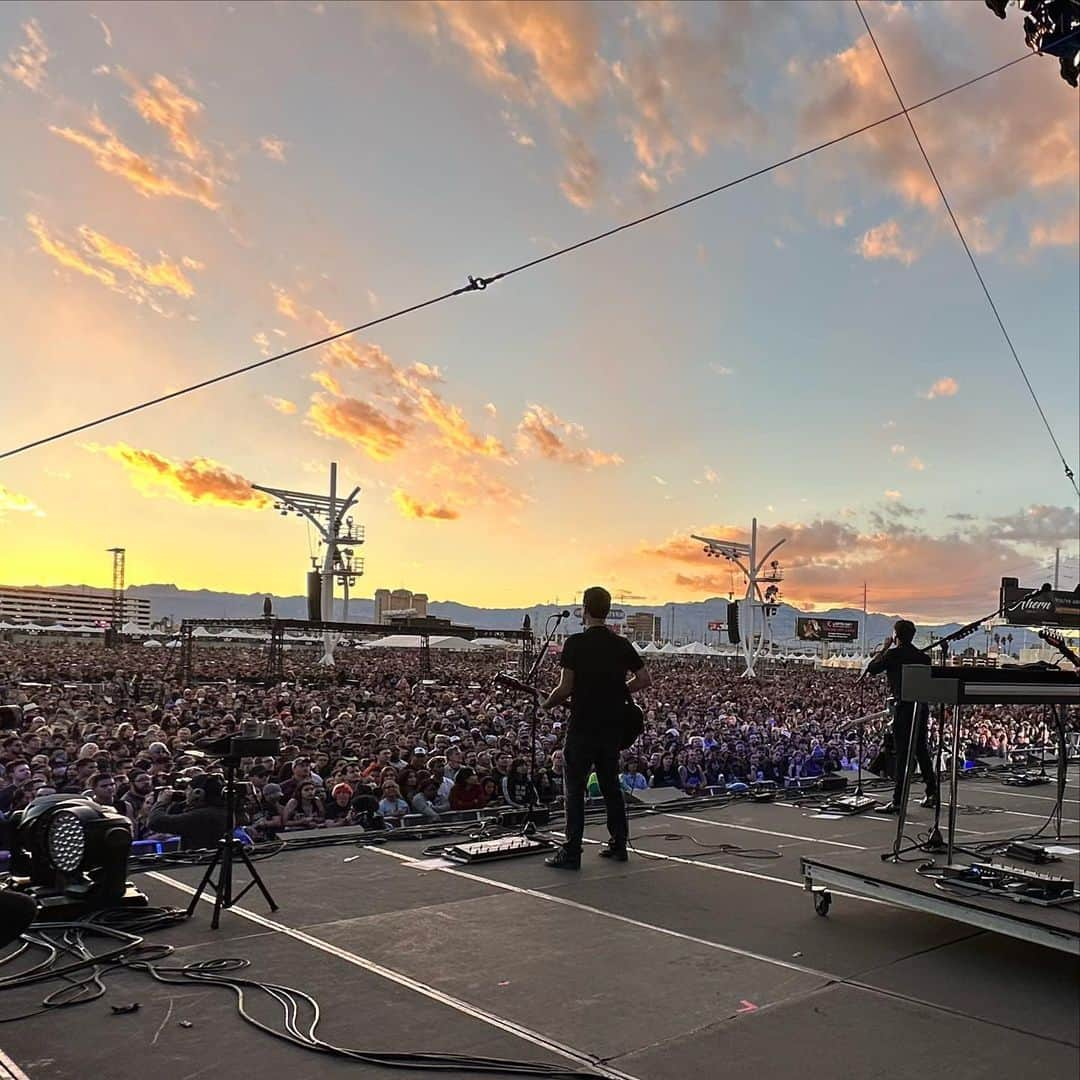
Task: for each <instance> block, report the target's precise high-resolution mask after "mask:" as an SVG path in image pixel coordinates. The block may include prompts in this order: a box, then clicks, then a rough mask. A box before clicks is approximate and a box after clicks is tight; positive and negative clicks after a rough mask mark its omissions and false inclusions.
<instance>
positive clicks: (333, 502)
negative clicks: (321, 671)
mask: <svg viewBox="0 0 1080 1080" xmlns="http://www.w3.org/2000/svg"><path fill="white" fill-rule="evenodd" d="M337 535H338V522H337V462H336V461H331V462H330V518H329V520H328V522H327V526H326V532H325V533H324V535H323V540H324V542H325V544H326V554H325V556H324V558H323V571H322V573H323V576H322V617H323V620H324V621H325V622H333V621H334V555H335V554H336V553H337V543H336V541H337ZM320 663H321V664H322V665H323V666H325V667H332V666H333V664H334V635H333V634H331V633H329V631H328V632H326V633H324V634H323V657H322V660H321V661H320Z"/></svg>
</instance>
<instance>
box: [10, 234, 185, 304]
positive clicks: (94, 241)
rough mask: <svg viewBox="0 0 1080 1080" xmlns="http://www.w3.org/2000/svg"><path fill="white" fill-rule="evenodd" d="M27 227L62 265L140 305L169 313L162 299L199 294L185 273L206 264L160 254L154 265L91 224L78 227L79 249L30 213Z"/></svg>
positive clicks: (46, 250)
mask: <svg viewBox="0 0 1080 1080" xmlns="http://www.w3.org/2000/svg"><path fill="white" fill-rule="evenodd" d="M26 225H27V228H28V229H29V230H30V233H31V235H32V236H33V237H34V239H35V240H36V241H37V245H38V248H39V249H40V250H41V251H42V252H43V253H44V254H46V255H48V256H49V257H50V258H51V259H53V260H54V261H55V262H57V263H59V264H60V265H61V266H64V267H67V268H68V269H71V270H75V271H77V272H78V273H80V274H83V275H84V276H86V277H89V278H93V279H94V280H95V281H98V282H100V283H101V284H102V285H104V286H106V287H107V288H109V289H112V290H113V291H115V292H118V293H121V294H122V295H124V296H127V297H128V298H129V299H132V300H135V301H136V302H137V303H147V304H149V305H150V306H151V307H152V308H153V309H154V310H155V311H158V312H159V313H161V314H167V312H165V311H164V309H162V308H161V307H160V305H159V303H158V298H160V297H161V296H163V295H171V296H178V297H180V298H181V299H184V300H187V299H190V298H191V297H193V296H194V295H195V286H194V285H193V284H192V282H191V279H190V278H189V277H188V276H187V274H185V273H184V269H185V268H192V267H199V266H201V265H202V264H201V263H199V262H197V261H196V260H194V259H189V260H184V259H182V260H181V261H180V262H179V263H177V262H174V261H173V260H172V259H170V258H169V257H168V256H166V255H164V254H162V253H159V258H158V260H157V261H156V262H152V261H149V260H146V259H143V258H142V257H141V256H140V255H139V254H138V252H136V251H135V250H133V249H132V248H129V247H127V245H125V244H121V243H119V242H117V241H115V240H112V239H111V238H109V237H108V236H106V235H105V234H104V233H101V232H98V231H97V230H96V229H92V228H90V226H89V225H80V226H79V227H78V230H77V232H78V236H79V248H78V249H76V248H75V247H74V246H73V242H71V241H69V240H68V239H66V238H64V237H62V236H60V235H58V234H57V233H56V232H55V230H53V229H51V228H50V227H49V226H48V225H47V224H46V222H45V221H43V220H42V219H41V218H40V217H39V216H38V215H37V214H27V216H26Z"/></svg>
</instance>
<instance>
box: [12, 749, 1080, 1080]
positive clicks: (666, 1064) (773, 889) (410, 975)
mask: <svg viewBox="0 0 1080 1080" xmlns="http://www.w3.org/2000/svg"><path fill="white" fill-rule="evenodd" d="M960 792H961V796H960V798H961V802H962V803H964V804H965V805H966V806H968V807H969V808H971V807H979V808H983V809H982V811H981V812H979V811H976V812H970V811H969V812H968V813H965V814H962V815H961V816H960V818H959V823H958V824H959V828H960V830H962V831H961V832H959V833H958V835H959V836H960V837H961V838H964V839H967V840H969V841H973V840H975V839H978V838H979V837H980V836H982V835H999V834H1001V833H1002V832H1009V831H1014V832H1021V831H1034V830H1035V829H1037V828H1038V827H1039V825H1040V824H1041V823H1042V822H1043V821H1044V820H1045V819H1046V817H1047V815H1048V814H1049V813H1050V810H1051V807H1052V805H1053V799H1052V794H1051V792H1052V788H1051V787H1037V788H1027V789H1015V788H1007V787H1003V786H1001V785H1000V784H998V783H996V782H989V781H965V782H964V783H963V784H962V785H961V788H960ZM1066 798H1067V803H1066V809H1065V824H1064V826H1063V832H1064V833H1066V834H1069V833H1071V834H1076V833H1078V832H1080V785H1078V780H1077V770H1076V769H1073V770H1072V773H1071V774H1070V781H1069V787H1068V793H1067V796H1066ZM986 808H1000V809H1001V810H1002V811H1003V812H1002V813H987V812H985V809H986ZM929 820H930V816H929V814H928V813H927V811H925V810H922V809H919V808H917V807H916V808H915V810H914V813H913V820H912V825H911V827H910V829H909V832H911V833H912V835H915V834H916V833H917V832H920V831H924V829H925V826H926V824H927V823H928V822H929ZM555 827H556V828H557V827H558V826H555ZM632 827H633V830H634V843H635V845H636V848H637V851H638V854H636V855H631V858H630V861H629V863H627V864H610V863H608V862H607V861H606V860H602V859H599V858H597V857H596V850H597V849H596V847H595V846H594V845H590V846H589V847H587V848H586V852H585V859H584V862H583V868H582V870H581V872H580V873H576V874H575V873H566V872H559V871H554V870H550V869H548V868H547V867H545V866H544V865H543V863H542V859H541V857H539V856H532V857H527V858H522V859H513V860H507V861H502V862H494V863H487V864H479V865H475V866H467V867H457V868H442V869H424V868H423V864H422V862H420V861H419V860H420V858H421V850H422V847H423V846H424V845H423V844H422V843H405V842H397V843H393V844H386V845H382V846H379V847H371V848H363V849H357V848H355V847H351V846H348V847H346V846H341V847H331V848H322V849H316V850H307V851H295V852H287V851H286V852H285V853H283V854H281V855H278V856H276V857H275V858H273V859H269V860H267V861H264V862H262V863H260V864H259V869H260V872H261V873H262V874H263V876H264V878H265V880H266V882H267V884H268V886H269V887H270V889H271V891H272V892H273V894H274V897H275V899H276V900H277V903H278V904H279V906H280V910H279V911H277V912H276V913H274V914H270V913H269V912H268V911H267V909H266V907H265V906H264V904H263V901H262V898H261V896H259V895H258V893H256V892H252V893H249V894H248V896H246V897H245V898H244V900H243V902H242V903H241V905H240V907H239V908H238V909H234V910H233V911H230V912H226V913H225V914H224V916H223V919H222V925H221V929H220V930H218V931H213V930H211V929H210V906H209V904H203V905H201V909H200V911H199V912H198V913H197V915H196V917H195V918H194V919H192V920H190V921H188V922H186V923H184V924H183V925H181V926H177V927H174V928H172V929H169V930H165V931H161V932H157V933H155V934H152V935H150V936H148V939H147V940H148V942H150V943H158V942H161V943H168V944H171V945H174V946H175V947H176V953H175V956H174V960H175V962H177V963H186V962H189V961H193V960H196V959H208V958H212V957H222V956H235V957H244V958H247V959H249V960H250V961H251V962H252V965H253V966H252V968H251V969H250V970H249V972H248V973H247V974H249V975H250V977H252V978H255V979H260V980H265V981H274V982H280V983H285V984H288V985H291V986H294V987H296V988H297V989H301V990H304V991H306V992H308V993H310V994H311V995H312V996H314V997H315V998H316V999H317V1000H318V1001H319V1004H320V1006H321V1007H322V1010H323V1017H324V1018H323V1023H322V1028H321V1034H322V1037H323V1038H325V1039H328V1040H330V1041H333V1042H336V1043H338V1044H340V1045H346V1046H351V1047H354V1048H357V1049H365V1050H380V1051H390V1050H392V1051H440V1052H450V1053H477V1054H484V1055H492V1056H500V1057H508V1058H517V1059H529V1060H533V1061H547V1062H552V1063H559V1064H561V1065H564V1066H569V1067H577V1068H585V1067H590V1066H591V1067H595V1069H596V1071H597V1074H598V1075H601V1076H609V1077H621V1078H631V1080H683V1078H686V1077H713V1076H720V1075H724V1074H727V1073H733V1072H735V1071H736V1070H738V1071H739V1072H740V1073H742V1074H745V1075H755V1074H756V1075H758V1076H765V1077H773V1076H781V1075H798V1076H803V1077H834V1076H843V1077H852V1078H857V1080H858V1078H864V1077H875V1078H877V1080H889V1078H896V1080H899V1078H910V1077H912V1076H917V1075H923V1074H931V1073H932V1074H934V1075H942V1076H948V1077H950V1080H968V1078H978V1077H987V1078H993V1080H1000V1077H1002V1076H1007V1075H1010V1074H1012V1075H1032V1076H1037V1077H1039V1080H1058V1078H1060V1080H1066V1078H1068V1080H1074V1078H1075V1077H1076V1076H1077V1075H1078V1074H1080V979H1078V978H1077V975H1078V968H1080V965H1078V964H1077V962H1076V961H1074V960H1072V959H1070V958H1069V957H1067V956H1065V955H1063V954H1061V953H1058V952H1054V951H1051V950H1049V949H1044V948H1040V947H1039V946H1035V945H1028V944H1025V943H1023V942H1020V941H1014V940H1010V939H1008V938H1004V937H1000V936H996V935H992V934H988V933H985V932H979V931H976V930H973V929H972V928H971V927H967V926H964V925H961V924H959V923H955V922H951V921H947V920H945V919H940V918H936V917H934V916H930V915H923V914H920V913H917V912H908V911H901V910H897V909H895V908H892V907H888V906H886V905H883V904H879V903H874V902H871V901H867V900H862V899H857V898H854V897H845V896H844V895H843V894H842V893H839V892H837V891H836V890H834V891H833V904H832V909H831V912H830V915H829V917H828V918H822V917H820V916H818V915H817V914H815V912H814V908H813V903H812V899H811V896H810V894H809V893H807V892H805V891H804V889H803V876H802V872H801V869H800V859H801V858H802V857H803V856H804V855H811V854H814V853H817V854H822V853H825V852H829V851H832V852H843V851H848V852H854V851H858V850H860V849H866V850H874V851H883V850H885V849H886V848H887V847H888V846H889V845H890V843H891V836H892V831H893V829H894V821H893V820H892V819H890V818H882V817H879V816H875V815H873V814H864V815H860V816H857V817H845V818H834V817H829V816H820V815H818V814H816V813H815V812H814V811H812V810H810V809H807V808H802V809H800V808H797V807H793V806H790V805H785V804H779V803H774V804H750V803H746V802H738V803H734V804H731V805H729V806H726V807H718V808H712V809H708V810H698V811H694V810H692V809H691V810H687V812H685V813H682V812H674V813H665V814H654V815H649V816H645V817H642V818H638V819H635V820H634V821H633V822H632ZM588 833H589V836H590V837H591V838H592V839H594V840H596V839H599V838H600V837H601V834H602V827H598V826H596V825H591V826H590V828H589V830H588ZM675 834H678V837H679V838H674V836H675ZM691 837H693V838H694V839H695V840H696V841H697V842H698V843H697V844H695V843H694V842H693V841H692V840H691V839H690V838H691ZM1065 842H1066V843H1068V841H1065ZM724 844H733V845H738V846H740V847H742V848H772V849H775V850H778V851H779V852H781V858H779V859H774V860H770V861H761V860H756V859H751V858H748V857H745V856H739V855H731V854H711V853H710V851H711V850H715V849H716V848H718V847H720V846H721V845H724ZM1076 846H1080V845H1076ZM353 856H356V858H352V857H353ZM350 858H352V861H349V862H346V861H345V860H346V859H350ZM200 876H201V870H200V869H196V868H186V869H169V870H168V871H166V872H164V873H154V874H139V875H136V877H135V878H134V880H135V881H136V882H137V884H139V885H140V887H141V888H143V889H144V890H145V891H146V892H147V893H148V894H149V895H150V898H151V902H152V903H155V904H159V905H163V906H164V905H172V906H183V905H185V904H186V903H187V901H188V899H189V895H190V891H191V889H192V887H193V885H194V884H195V883H197V882H198V880H199V878H200ZM1077 918H1080V914H1078V915H1077ZM107 985H108V994H107V995H106V997H105V998H104V999H102V1000H100V1001H98V1002H95V1003H93V1004H90V1005H85V1006H81V1007H78V1008H73V1009H65V1010H62V1011H60V1012H58V1013H55V1014H50V1015H46V1016H41V1017H36V1018H33V1019H30V1020H25V1021H21V1022H19V1023H17V1024H11V1025H6V1026H5V1027H3V1028H2V1029H0V1045H2V1046H3V1050H4V1051H5V1053H6V1057H7V1059H8V1060H7V1061H4V1060H3V1059H0V1076H3V1075H5V1073H4V1069H5V1067H6V1068H7V1069H8V1070H9V1071H10V1072H11V1073H12V1075H14V1076H18V1075H19V1074H20V1070H21V1072H22V1073H23V1074H26V1075H29V1076H31V1077H34V1078H37V1077H41V1078H47V1077H64V1078H69V1077H72V1078H73V1077H86V1076H108V1077H109V1078H110V1080H129V1078H130V1080H136V1078H137V1080H145V1077H146V1075H147V1072H148V1071H149V1070H153V1071H155V1072H159V1073H161V1074H162V1075H168V1076H170V1077H172V1078H174V1080H195V1078H196V1077H201V1076H211V1075H214V1074H221V1073H225V1074H226V1075H228V1074H232V1073H241V1074H243V1075H251V1076H262V1077H271V1078H277V1077H288V1078H289V1080H307V1078H315V1077H324V1076H336V1075H339V1074H341V1075H344V1074H345V1073H346V1072H348V1073H350V1074H351V1075H354V1076H362V1077H371V1078H373V1080H376V1078H377V1080H383V1078H385V1077H391V1076H393V1077H398V1078H400V1077H403V1076H407V1075H410V1074H409V1073H408V1072H403V1071H401V1070H390V1069H380V1068H374V1067H369V1066H365V1065H360V1064H355V1063H350V1062H346V1061H342V1060H336V1059H331V1058H328V1057H324V1056H321V1055H317V1054H315V1053H312V1052H309V1051H305V1050H302V1049H299V1048H296V1047H292V1046H289V1045H286V1044H284V1043H281V1042H279V1041H277V1040H275V1039H273V1038H271V1037H270V1036H269V1035H266V1034H263V1033H261V1032H259V1031H257V1030H256V1029H254V1028H252V1027H250V1026H249V1025H247V1024H245V1023H244V1022H243V1021H242V1020H241V1019H240V1018H239V1016H238V1015H237V1013H236V1008H235V1004H234V998H233V996H232V994H231V993H226V992H225V991H223V990H220V989H215V988H210V987H200V986H190V987H188V986H181V987H174V986H165V985H160V984H157V983H155V982H153V981H151V980H150V979H149V978H148V977H146V976H144V975H140V974H139V973H136V972H128V971H124V972H120V973H117V974H113V975H110V976H109V977H108V984H107ZM45 992H46V989H43V988H41V987H37V988H31V989H27V990H20V991H18V992H5V993H4V994H3V995H0V1008H2V1012H3V1015H13V1014H16V1013H19V1012H23V1011H25V1010H27V1009H30V1008H32V1007H34V1006H35V1005H36V1004H37V1003H38V1002H39V1001H40V999H41V997H42V996H43V995H44V993H45ZM132 1001H138V1002H139V1003H140V1006H141V1007H140V1009H139V1010H138V1011H137V1012H135V1013H131V1014H128V1015H122V1016H113V1015H111V1010H110V1008H109V1005H110V1004H119V1003H128V1002H132ZM181 1021H184V1022H186V1023H188V1024H190V1026H189V1027H184V1026H181ZM417 1075H419V1074H417ZM444 1075H447V1076H451V1077H458V1078H461V1080H464V1078H465V1077H467V1076H468V1075H469V1074H468V1073H464V1072H463V1073H449V1074H444Z"/></svg>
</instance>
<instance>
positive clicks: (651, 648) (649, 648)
mask: <svg viewBox="0 0 1080 1080" xmlns="http://www.w3.org/2000/svg"><path fill="white" fill-rule="evenodd" d="M641 651H642V652H647V653H656V652H659V651H660V650H659V649H658V648H657V647H656V642H655V641H650V642H649V644H648V645H646V646H645V648H644V649H642V650H641Z"/></svg>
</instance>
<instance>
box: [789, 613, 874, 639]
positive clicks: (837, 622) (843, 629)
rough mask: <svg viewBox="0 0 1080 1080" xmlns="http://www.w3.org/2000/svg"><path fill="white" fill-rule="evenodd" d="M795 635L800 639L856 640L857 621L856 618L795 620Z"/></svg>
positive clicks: (857, 633)
mask: <svg viewBox="0 0 1080 1080" xmlns="http://www.w3.org/2000/svg"><path fill="white" fill-rule="evenodd" d="M795 636H796V637H797V638H798V639H799V640H800V641H857V640H858V637H859V623H858V621H857V620H856V619H810V618H805V617H800V618H797V619H796V620H795Z"/></svg>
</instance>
